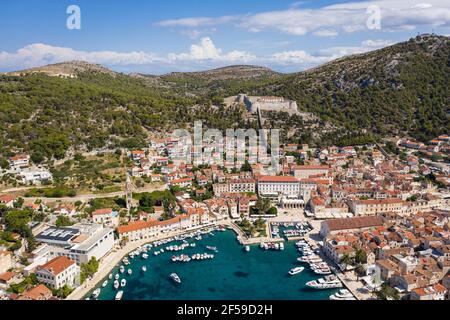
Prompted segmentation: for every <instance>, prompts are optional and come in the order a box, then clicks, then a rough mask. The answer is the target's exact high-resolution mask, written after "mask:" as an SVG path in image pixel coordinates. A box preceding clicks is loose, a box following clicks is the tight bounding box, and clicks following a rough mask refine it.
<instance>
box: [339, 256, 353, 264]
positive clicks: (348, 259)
mask: <svg viewBox="0 0 450 320" xmlns="http://www.w3.org/2000/svg"><path fill="white" fill-rule="evenodd" d="M353 261H354V259H353V258H352V257H350V255H349V254H348V253H346V254H344V255H343V256H342V258H341V263H343V264H345V265H346V266H347V265H351V264H353Z"/></svg>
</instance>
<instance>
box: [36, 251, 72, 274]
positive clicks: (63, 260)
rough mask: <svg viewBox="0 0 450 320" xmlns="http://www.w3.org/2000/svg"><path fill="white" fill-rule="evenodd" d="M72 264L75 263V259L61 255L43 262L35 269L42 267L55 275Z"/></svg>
mask: <svg viewBox="0 0 450 320" xmlns="http://www.w3.org/2000/svg"><path fill="white" fill-rule="evenodd" d="M73 264H75V261H73V260H70V259H69V258H67V257H65V256H61V257H57V258H54V259H52V260H50V261H49V262H47V263H46V264H44V265H42V266H39V267H38V268H37V270H42V269H43V270H47V271H49V272H50V273H51V274H53V275H55V276H57V275H58V274H60V273H61V272H63V271H64V270H66V269H67V268H69V267H70V266H71V265H73Z"/></svg>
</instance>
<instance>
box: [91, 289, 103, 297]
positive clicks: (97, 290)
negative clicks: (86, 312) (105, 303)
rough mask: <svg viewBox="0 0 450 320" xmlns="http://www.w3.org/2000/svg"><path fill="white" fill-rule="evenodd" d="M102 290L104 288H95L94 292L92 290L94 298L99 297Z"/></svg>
mask: <svg viewBox="0 0 450 320" xmlns="http://www.w3.org/2000/svg"><path fill="white" fill-rule="evenodd" d="M101 291H102V290H101V289H100V288H98V289H95V290H94V292H92V298H94V299H97V298H98V296H99V295H100V292H101Z"/></svg>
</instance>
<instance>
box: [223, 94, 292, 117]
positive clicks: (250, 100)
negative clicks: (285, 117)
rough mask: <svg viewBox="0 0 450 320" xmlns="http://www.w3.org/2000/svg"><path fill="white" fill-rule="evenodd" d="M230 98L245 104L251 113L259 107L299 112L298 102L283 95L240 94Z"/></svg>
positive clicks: (268, 109)
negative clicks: (254, 95) (256, 95)
mask: <svg viewBox="0 0 450 320" xmlns="http://www.w3.org/2000/svg"><path fill="white" fill-rule="evenodd" d="M230 98H231V99H229V100H228V101H229V102H234V103H240V104H244V105H245V106H246V107H247V110H248V111H249V112H251V113H257V112H258V109H259V110H261V111H283V112H288V113H290V114H295V113H298V107H297V102H295V101H292V100H288V99H285V98H282V97H253V96H247V95H246V94H239V95H238V96H235V97H230ZM230 100H231V101H230Z"/></svg>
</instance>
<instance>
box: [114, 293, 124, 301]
mask: <svg viewBox="0 0 450 320" xmlns="http://www.w3.org/2000/svg"><path fill="white" fill-rule="evenodd" d="M122 297H123V291H119V292H117V294H116V298H115V299H116V300H122Z"/></svg>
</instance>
